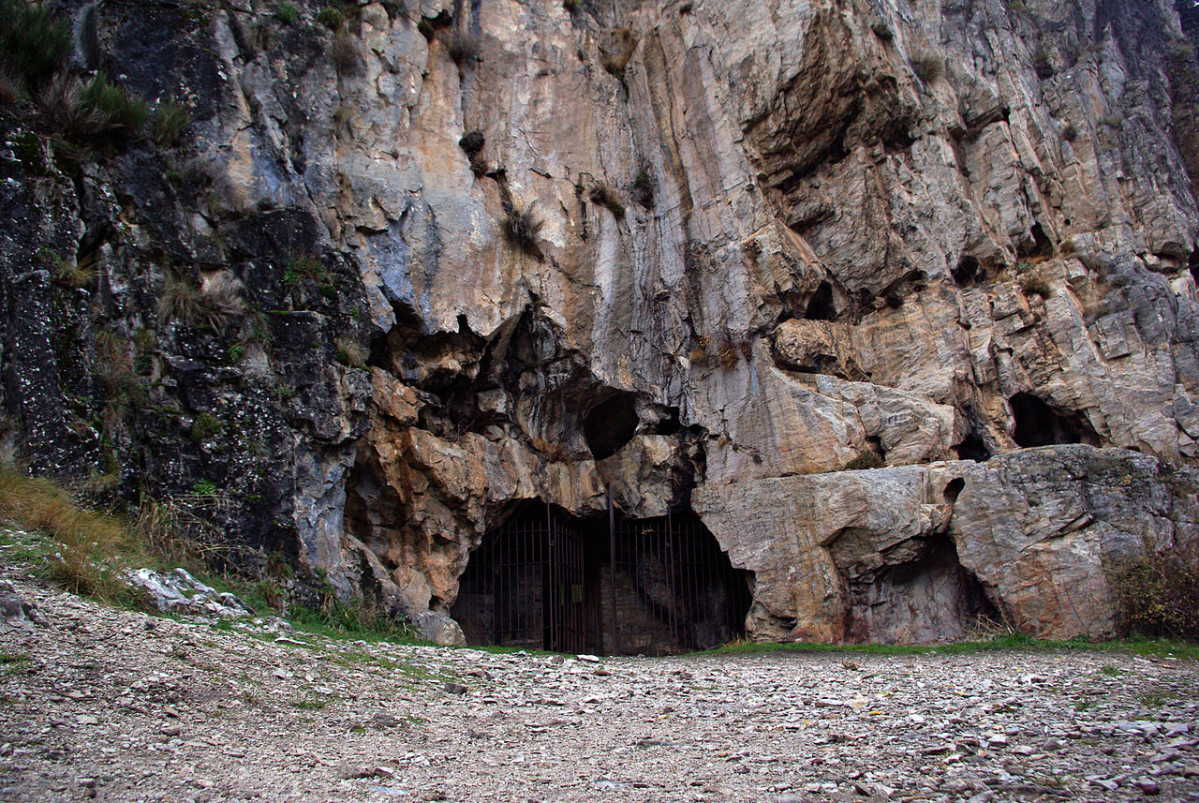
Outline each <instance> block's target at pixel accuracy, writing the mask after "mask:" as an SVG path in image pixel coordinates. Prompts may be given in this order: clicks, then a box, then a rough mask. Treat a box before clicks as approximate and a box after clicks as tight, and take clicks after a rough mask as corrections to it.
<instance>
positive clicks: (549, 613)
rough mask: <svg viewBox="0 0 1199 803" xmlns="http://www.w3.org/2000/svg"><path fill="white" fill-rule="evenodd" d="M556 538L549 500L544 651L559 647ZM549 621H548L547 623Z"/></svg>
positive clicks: (544, 572) (543, 567)
mask: <svg viewBox="0 0 1199 803" xmlns="http://www.w3.org/2000/svg"><path fill="white" fill-rule="evenodd" d="M555 546H556V543H555V538H554V511H553V509H552V508H551V507H550V503H549V501H548V500H547V501H546V503H545V550H544V552H543V554H542V556H541V558H542V560H541V571H542V575H541V595H542V598H541V617H542V622H541V632H542V633H543V636H542V647H541V648H542V649H543V650H556V649H558V645H557V644H556V643H555V642H556V641H557V640H558V628H557V627H555V625H556V624H557V620H558V617H557V612H558V606H557V604H556V603H557V600H556V599H554V579H555V578H554V575H555V574H556V573H557V572H556V568H557V567H556V566H555V565H554V564H555V563H556V562H557V557H558V556H557V554H556V552H557V550H556V549H555ZM547 620H548V621H547Z"/></svg>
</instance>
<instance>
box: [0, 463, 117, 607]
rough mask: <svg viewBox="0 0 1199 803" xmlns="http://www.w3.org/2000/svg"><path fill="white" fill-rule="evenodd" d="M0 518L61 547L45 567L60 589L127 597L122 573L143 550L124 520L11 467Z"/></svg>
mask: <svg viewBox="0 0 1199 803" xmlns="http://www.w3.org/2000/svg"><path fill="white" fill-rule="evenodd" d="M0 516H3V517H4V518H6V519H9V520H11V521H12V522H14V523H15V524H16V525H17V526H18V527H21V528H22V529H26V530H37V531H40V532H43V533H45V534H46V535H48V536H50V537H51V538H52V539H54V541H56V542H57V544H58V545H59V547H60V549H59V550H58V551H57V552H56V553H55V554H54V555H53V556H51V558H50V560H49V562H48V564H47V566H46V572H47V575H48V577H49V579H50V580H51V581H53V582H54V583H55V584H56V585H58V586H60V587H62V588H64V589H66V590H67V591H70V592H72V593H75V594H86V595H89V596H94V597H99V598H101V599H105V600H110V601H115V600H128V599H129V597H130V594H131V592H130V590H129V588H128V586H126V585H125V584H124V583H122V582H121V580H120V572H121V570H122V568H123V566H124V565H127V559H128V558H129V557H130V556H134V555H139V553H140V549H139V547H138V542H137V539H136V538H135V537H134V535H133V532H132V531H131V530H130V528H129V526H128V525H127V524H126V523H125V522H124V521H123V520H122V519H120V518H117V517H115V516H112V515H109V514H106V513H100V512H97V511H94V510H86V509H84V508H82V507H80V506H79V505H78V504H77V503H76V502H75V500H74V499H73V498H72V497H71V494H70V493H68V492H67V491H66V490H64V489H63V488H61V487H60V486H58V485H57V484H56V483H54V482H53V481H52V480H48V479H44V478H38V477H28V476H25V475H24V474H20V473H18V472H16V471H15V470H13V469H0Z"/></svg>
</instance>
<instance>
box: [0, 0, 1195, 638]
mask: <svg viewBox="0 0 1199 803" xmlns="http://www.w3.org/2000/svg"><path fill="white" fill-rule="evenodd" d="M1183 5H1185V4H1183ZM316 11H317V9H316V8H315V7H312V8H308V7H301V9H300V19H299V20H298V21H296V22H295V23H287V22H285V21H283V20H281V19H280V18H279V15H277V14H275V13H273V11H272V7H271V5H270V4H269V3H265V2H262V3H259V4H257V5H254V4H245V5H238V4H232V5H229V6H226V7H223V8H221V9H218V10H212V11H196V12H195V13H194V14H193V13H190V12H185V11H184V10H180V9H173V8H165V7H161V8H160V7H154V8H153V9H145V8H143V7H142V6H141V5H140V4H139V3H137V2H132V0H126V1H125V2H113V3H106V4H104V5H103V6H89V7H88V8H87V9H86V10H83V11H80V12H79V13H78V14H77V15H76V16H77V17H78V20H77V21H78V22H80V23H81V24H80V25H78V26H77V30H79V31H80V32H81V33H80V37H79V41H78V42H77V52H76V59H77V61H78V62H79V63H80V64H82V65H84V66H86V67H88V68H104V69H106V70H107V71H108V72H109V73H110V74H112V75H119V76H122V79H121V80H122V81H123V82H124V84H125V85H126V86H128V87H129V88H130V89H132V90H134V91H137V92H140V93H141V94H143V95H145V96H146V97H148V98H150V99H151V100H155V101H162V100H165V99H167V98H168V97H176V98H180V99H182V100H183V101H185V102H186V104H187V105H188V106H189V108H190V109H191V111H192V115H193V118H194V122H193V123H192V125H191V127H190V129H189V131H188V133H187V136H186V138H185V145H184V147H183V148H179V149H173V150H169V149H168V150H167V151H165V152H164V151H163V150H162V149H156V148H154V147H152V146H150V145H148V144H146V143H140V142H137V143H133V144H131V145H129V147H127V148H126V149H125V151H124V152H123V153H122V154H121V155H119V156H116V157H113V158H110V159H104V160H100V161H99V162H97V163H95V164H87V165H85V166H84V167H83V168H82V169H80V170H78V171H77V172H75V173H74V174H73V176H68V175H67V172H66V171H64V170H63V169H62V157H61V155H60V154H58V153H57V152H56V150H55V149H56V148H57V147H59V146H58V145H56V144H55V143H54V142H51V141H49V140H48V138H45V137H43V136H40V135H39V133H38V130H37V126H36V120H34V122H30V120H31V119H33V118H29V117H28V116H25V117H22V116H21V114H19V113H17V114H14V115H11V116H9V117H6V118H5V121H4V133H5V136H6V139H7V141H8V142H9V143H10V144H9V148H10V154H11V155H9V156H6V158H5V161H4V165H3V171H4V175H5V178H7V179H10V181H8V182H6V183H5V184H4V186H3V189H2V190H0V204H2V205H3V208H4V209H5V211H6V212H7V213H8V217H9V219H10V220H13V221H14V226H12V227H10V229H9V230H8V231H6V232H5V234H4V239H3V242H2V243H0V263H2V265H3V271H4V273H3V278H4V287H5V288H6V290H5V294H4V297H3V303H4V310H5V318H4V320H5V323H4V342H5V344H6V348H5V351H4V354H5V357H4V359H5V363H4V370H5V387H4V404H5V407H6V409H7V410H8V411H9V412H10V413H11V414H12V415H13V416H14V420H15V428H14V429H13V432H12V435H13V436H14V437H13V441H14V442H15V443H17V444H18V445H19V446H20V447H22V450H23V451H24V452H26V453H27V455H28V456H29V457H30V458H31V460H32V462H33V463H34V465H35V466H36V467H39V468H40V469H42V470H52V471H59V472H62V473H68V474H82V473H87V472H88V471H89V470H95V469H99V468H104V469H105V470H109V471H111V470H113V469H114V468H115V469H116V470H117V472H118V474H119V480H120V482H121V484H122V485H123V487H126V488H132V487H134V486H136V485H144V486H146V488H147V490H148V491H150V492H151V493H152V494H154V495H156V496H159V497H162V498H166V497H176V496H179V495H185V494H190V495H191V496H192V497H197V496H198V497H203V499H200V500H199V501H200V502H204V500H205V499H212V498H216V500H217V501H215V502H213V503H212V504H211V505H209V508H210V509H208V510H207V513H206V520H208V521H215V522H216V523H217V524H218V527H217V528H216V529H217V531H219V533H220V538H221V539H223V541H224V543H225V544H226V545H227V546H230V547H231V548H241V547H246V546H249V547H251V548H252V550H251V551H250V552H249V553H247V556H246V557H244V559H243V560H244V562H249V563H251V564H254V565H255V566H256V567H257V568H258V569H260V570H262V571H269V569H270V567H271V566H272V565H274V564H273V563H272V561H271V560H270V559H269V555H270V554H271V553H275V552H277V553H280V554H282V555H283V556H284V557H285V558H287V559H289V560H291V561H294V562H298V563H299V565H300V566H302V567H304V568H306V569H307V570H308V571H309V572H310V573H313V572H316V571H317V570H319V571H320V572H323V573H324V574H325V576H326V577H327V579H328V580H329V581H330V582H331V583H332V584H333V586H334V588H336V589H337V591H338V593H339V594H341V595H342V596H345V597H349V596H353V595H356V594H362V593H366V594H369V595H377V596H379V597H381V598H382V599H384V600H386V601H387V602H388V604H390V605H392V606H394V607H395V608H397V609H401V610H403V611H405V612H406V613H407V614H409V615H410V616H412V617H414V618H415V617H421V621H422V622H424V623H425V625H426V626H427V629H428V630H429V632H430V633H436V634H440V635H439V636H438V637H439V638H443V639H453V638H456V637H457V635H456V630H455V628H454V626H453V623H452V622H449V621H448V620H447V619H446V618H445V615H446V614H447V612H448V610H449V606H450V604H451V603H452V602H453V601H454V599H455V596H456V594H457V581H458V578H459V576H460V575H461V573H462V571H463V569H464V567H465V565H466V563H467V561H468V560H469V555H470V553H471V551H472V549H474V548H476V547H477V546H478V544H479V542H480V539H481V538H482V536H483V535H484V533H486V532H487V531H488V530H489V529H491V528H493V527H495V526H496V525H497V524H499V523H500V522H501V521H502V520H503V519H504V517H505V516H506V515H508V513H509V512H510V511H511V510H512V509H513V508H514V506H515V505H516V503H518V502H520V501H522V500H530V499H535V498H539V499H543V500H545V501H548V502H551V503H553V504H556V505H558V506H560V507H562V508H565V509H566V510H568V511H570V512H571V513H573V514H575V515H585V514H588V513H593V512H599V511H602V510H603V509H604V507H605V505H606V489H607V488H608V487H609V486H610V487H611V488H612V492H613V495H614V498H615V500H616V502H617V505H618V506H619V507H620V508H621V510H622V511H623V512H624V513H625V514H627V515H629V516H632V517H635V518H640V517H653V516H659V515H663V514H664V513H665V512H666V511H667V510H670V509H679V508H686V507H688V506H690V505H692V498H693V497H694V500H695V501H694V508H695V509H696V510H697V512H699V513H700V514H701V515H702V517H703V518H704V521H705V523H706V524H707V525H708V527H709V528H710V529H711V530H712V531H713V532H714V533H715V534H716V535H717V537H718V538H719V539H720V540H721V542H722V544H723V545H724V546H726V547H727V548H728V549H729V552H730V556H731V557H732V559H733V561H734V563H735V564H737V565H740V566H742V567H744V568H748V569H751V570H753V571H754V572H755V573H756V583H755V603H754V606H753V609H752V610H751V614H750V618H749V623H750V626H751V630H752V632H753V634H754V636H755V637H758V638H784V637H793V636H805V637H812V638H822V639H893V640H932V639H938V638H947V637H952V636H955V635H959V634H960V633H961V632H963V629H964V628H965V627H967V625H968V622H969V621H970V620H971V619H972V618H973V617H975V616H980V615H981V616H1005V617H1007V618H1008V619H1009V621H1011V622H1012V623H1014V624H1016V625H1018V626H1019V627H1021V628H1024V629H1026V630H1028V631H1030V632H1035V633H1038V634H1045V635H1056V636H1068V635H1075V634H1082V633H1088V634H1098V633H1104V632H1107V631H1109V630H1110V628H1111V624H1112V605H1111V594H1110V589H1109V588H1108V586H1107V580H1106V579H1105V574H1104V568H1105V567H1107V566H1109V565H1110V561H1111V560H1114V559H1116V558H1119V557H1121V556H1124V555H1129V554H1133V553H1135V552H1136V551H1138V550H1141V549H1146V548H1149V549H1158V548H1161V549H1166V548H1170V546H1171V545H1172V543H1174V541H1175V540H1176V539H1186V538H1190V537H1191V536H1192V533H1191V531H1190V529H1189V525H1188V524H1187V522H1188V521H1189V520H1190V519H1188V518H1187V517H1188V516H1190V515H1191V510H1190V505H1191V502H1190V501H1188V500H1190V499H1191V493H1192V491H1193V490H1194V487H1195V483H1194V480H1193V479H1192V478H1191V475H1190V474H1189V473H1187V472H1185V471H1181V470H1176V469H1175V468H1174V467H1178V466H1180V465H1182V464H1183V463H1185V462H1186V461H1188V460H1191V459H1193V458H1195V457H1197V456H1199V446H1197V445H1196V443H1195V438H1196V437H1199V414H1197V413H1196V409H1195V404H1194V399H1195V398H1196V391H1197V388H1199V352H1197V350H1196V336H1197V333H1199V319H1197V318H1196V311H1197V310H1199V306H1197V302H1196V295H1195V279H1194V277H1193V276H1192V273H1191V268H1193V267H1194V265H1195V264H1196V263H1199V259H1196V257H1195V256H1194V255H1195V253H1196V251H1195V245H1196V235H1197V233H1199V208H1197V206H1196V201H1195V197H1194V195H1193V184H1194V182H1193V177H1192V175H1191V174H1190V173H1188V166H1190V167H1195V166H1196V165H1199V157H1197V156H1196V153H1197V152H1199V150H1197V148H1196V147H1195V143H1194V141H1193V139H1194V138H1193V136H1191V130H1190V128H1188V126H1187V121H1188V120H1190V121H1193V119H1194V117H1195V111H1194V107H1195V103H1196V99H1195V97H1194V96H1193V95H1194V87H1195V86H1199V81H1196V80H1195V76H1196V74H1197V72H1196V71H1197V70H1199V64H1197V63H1196V59H1195V55H1194V52H1193V50H1192V49H1190V44H1189V38H1191V36H1190V34H1189V33H1188V31H1189V30H1191V28H1190V27H1188V28H1186V29H1184V23H1185V25H1187V26H1191V25H1192V17H1193V16H1194V11H1193V9H1189V8H1182V10H1181V11H1182V17H1181V18H1180V16H1179V11H1176V10H1175V8H1174V7H1173V5H1171V4H1170V3H1168V2H1165V0H1147V1H1146V2H1140V3H1135V4H1116V3H1109V2H1100V1H1099V0H1080V2H1077V3H1074V4H1070V5H1069V6H1068V7H1067V6H1065V5H1063V4H1060V3H1055V2H1051V1H1050V0H1027V2H1023V3H1008V2H1005V1H1004V0H952V1H950V0H945V1H944V2H939V3H933V2H920V3H916V4H912V3H908V2H898V1H897V0H884V1H883V2H866V1H865V0H849V1H848V2H833V1H832V0H814V1H813V2H807V1H806V0H804V1H802V2H800V1H798V0H795V1H793V2H788V1H786V0H771V1H770V2H754V3H750V2H727V1H722V2H715V0H690V1H689V2H669V3H666V4H658V3H642V2H636V0H628V2H582V3H579V4H577V5H576V6H575V8H574V10H573V11H568V10H567V9H566V8H565V7H564V6H563V4H562V3H560V2H556V0H529V2H525V3H518V2H515V0H497V1H496V2H487V3H480V4H475V5H473V6H470V7H469V8H468V7H463V6H461V5H460V4H446V3H444V2H439V1H438V0H425V1H424V2H421V3H419V4H411V6H410V7H408V8H406V9H403V8H397V7H395V6H385V5H381V4H369V5H366V6H363V7H361V8H360V9H359V13H358V14H357V15H356V16H353V18H352V19H350V20H349V21H348V22H347V23H346V24H345V25H344V26H343V27H341V28H340V29H339V30H337V31H335V32H334V31H328V30H326V29H325V28H324V27H320V26H317V25H314V24H313V19H314V14H315V12H316ZM180 30H186V31H187V33H186V34H180V33H179V31H180ZM31 135H32V136H33V137H34V140H33V141H34V142H36V143H37V147H35V148H29V147H25V146H22V147H17V143H27V142H29V139H28V138H29V136H31ZM14 149H15V150H14ZM47 253H53V254H55V255H57V259H59V260H66V261H67V262H81V261H85V262H87V264H91V265H94V266H95V268H96V271H97V273H98V278H97V280H96V281H95V282H93V283H91V284H89V285H87V286H85V287H82V288H68V287H66V286H64V285H63V284H62V283H61V282H59V283H56V282H55V281H54V276H53V271H52V270H49V269H48V265H49V264H50V263H54V264H57V263H55V260H54V259H49V258H48V257H46V256H45V255H46V254H47ZM38 254H42V255H43V256H42V257H41V258H40V259H41V261H40V262H39V257H38V256H37V255H38ZM47 259H49V262H47ZM180 287H184V288H186V287H191V288H192V289H193V292H198V293H199V294H200V296H201V298H202V301H203V303H202V304H201V306H200V311H199V314H198V315H197V314H196V313H195V312H194V311H193V314H192V317H191V318H190V319H189V318H188V316H187V315H185V314H183V313H182V311H183V310H184V309H185V308H184V307H183V306H182V305H181V304H180V303H179V302H178V300H179V298H180V294H181V292H182V291H181V290H180ZM131 387H140V388H142V390H141V391H140V392H139V393H132V394H131V393H130V390H129V389H130V388H131ZM114 401H120V402H121V403H120V404H116V403H114ZM1062 444H1087V445H1088V446H1087V447H1069V448H1061V449H1056V450H1055V449H1049V450H1038V451H1031V452H1025V451H1023V450H1024V449H1026V448H1030V447H1046V446H1055V445H1058V446H1060V445H1062ZM1089 447H1096V448H1097V451H1096V450H1095V449H1091V448H1089ZM1119 450H1135V451H1136V452H1140V453H1141V455H1140V456H1137V455H1135V454H1132V453H1130V452H1127V451H1119ZM988 458H991V459H990V460H987V459H988ZM963 459H964V460H967V461H986V462H977V463H976V462H962V460H963ZM872 463H881V464H885V465H886V466H888V468H886V469H882V470H878V471H874V472H868V473H867V472H856V471H843V469H845V468H846V467H847V466H863V465H869V464H872ZM1119 472H1125V473H1126V474H1127V477H1128V478H1129V483H1130V484H1131V486H1135V487H1137V488H1145V489H1147V490H1146V492H1145V493H1144V494H1134V493H1131V492H1128V491H1127V490H1126V488H1125V486H1124V485H1121V483H1120V482H1117V481H1116V480H1115V479H1114V478H1113V477H1114V473H1119ZM957 479H961V480H963V483H962V485H961V487H960V488H957V486H954V487H955V489H956V490H954V491H952V492H951V493H950V494H949V495H951V496H954V497H955V499H954V500H950V499H948V497H947V496H946V491H945V489H946V488H948V487H949V485H951V484H952V481H953V480H957ZM214 489H215V491H216V493H215V494H213V493H212V491H213V490H214ZM192 501H193V503H195V502H196V500H195V499H193V500H192ZM205 504H207V503H205ZM201 506H202V505H201ZM209 535H211V533H209ZM904 567H906V568H904Z"/></svg>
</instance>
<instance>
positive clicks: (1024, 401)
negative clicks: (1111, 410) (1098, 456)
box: [1008, 393, 1099, 449]
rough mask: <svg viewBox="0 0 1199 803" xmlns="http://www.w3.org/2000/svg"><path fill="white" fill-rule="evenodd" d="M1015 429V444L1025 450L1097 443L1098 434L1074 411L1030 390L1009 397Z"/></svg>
mask: <svg viewBox="0 0 1199 803" xmlns="http://www.w3.org/2000/svg"><path fill="white" fill-rule="evenodd" d="M1008 403H1009V404H1010V405H1011V408H1012V417H1013V418H1014V419H1015V422H1016V428H1015V432H1013V433H1012V438H1013V440H1015V441H1016V444H1017V445H1018V446H1020V447H1021V448H1024V449H1030V448H1033V447H1036V446H1051V445H1054V444H1063V443H1087V444H1090V445H1091V446H1098V445H1099V436H1098V435H1096V434H1095V430H1094V429H1092V428H1091V425H1090V424H1089V423H1087V421H1086V419H1085V418H1083V417H1082V416H1081V415H1078V414H1077V413H1063V412H1059V411H1058V410H1055V409H1054V408H1052V407H1050V406H1049V405H1048V404H1046V403H1045V402H1044V401H1042V400H1041V399H1040V398H1038V397H1036V396H1033V395H1032V394H1031V393H1017V394H1016V395H1015V396H1013V397H1012V398H1010V399H1008Z"/></svg>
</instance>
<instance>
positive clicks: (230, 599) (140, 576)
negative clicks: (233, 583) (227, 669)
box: [125, 568, 254, 619]
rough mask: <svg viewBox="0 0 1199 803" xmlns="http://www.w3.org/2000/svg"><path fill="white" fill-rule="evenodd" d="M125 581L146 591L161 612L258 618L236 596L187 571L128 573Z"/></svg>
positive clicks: (137, 571) (148, 570) (149, 570)
mask: <svg viewBox="0 0 1199 803" xmlns="http://www.w3.org/2000/svg"><path fill="white" fill-rule="evenodd" d="M125 579H126V580H127V581H128V582H129V584H130V585H132V586H133V587H134V588H139V589H141V590H143V591H145V592H146V593H147V594H148V595H149V596H150V599H151V600H152V601H153V602H154V605H155V606H156V607H157V608H158V610H160V611H166V612H168V613H179V614H191V615H197V616H215V617H217V618H219V619H236V618H239V617H242V616H253V615H254V609H253V608H251V607H250V606H249V605H247V604H246V603H244V602H242V601H241V600H240V599H238V598H237V597H236V596H234V595H233V594H229V593H227V592H219V591H217V590H216V589H215V588H213V587H212V586H209V585H205V584H204V583H202V582H200V581H199V580H197V579H196V578H194V577H192V576H191V574H189V573H188V571H187V570H186V569H183V568H176V569H174V570H173V571H171V572H170V573H163V572H156V571H154V570H153V569H135V570H132V571H129V572H127V573H126V574H125Z"/></svg>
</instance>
